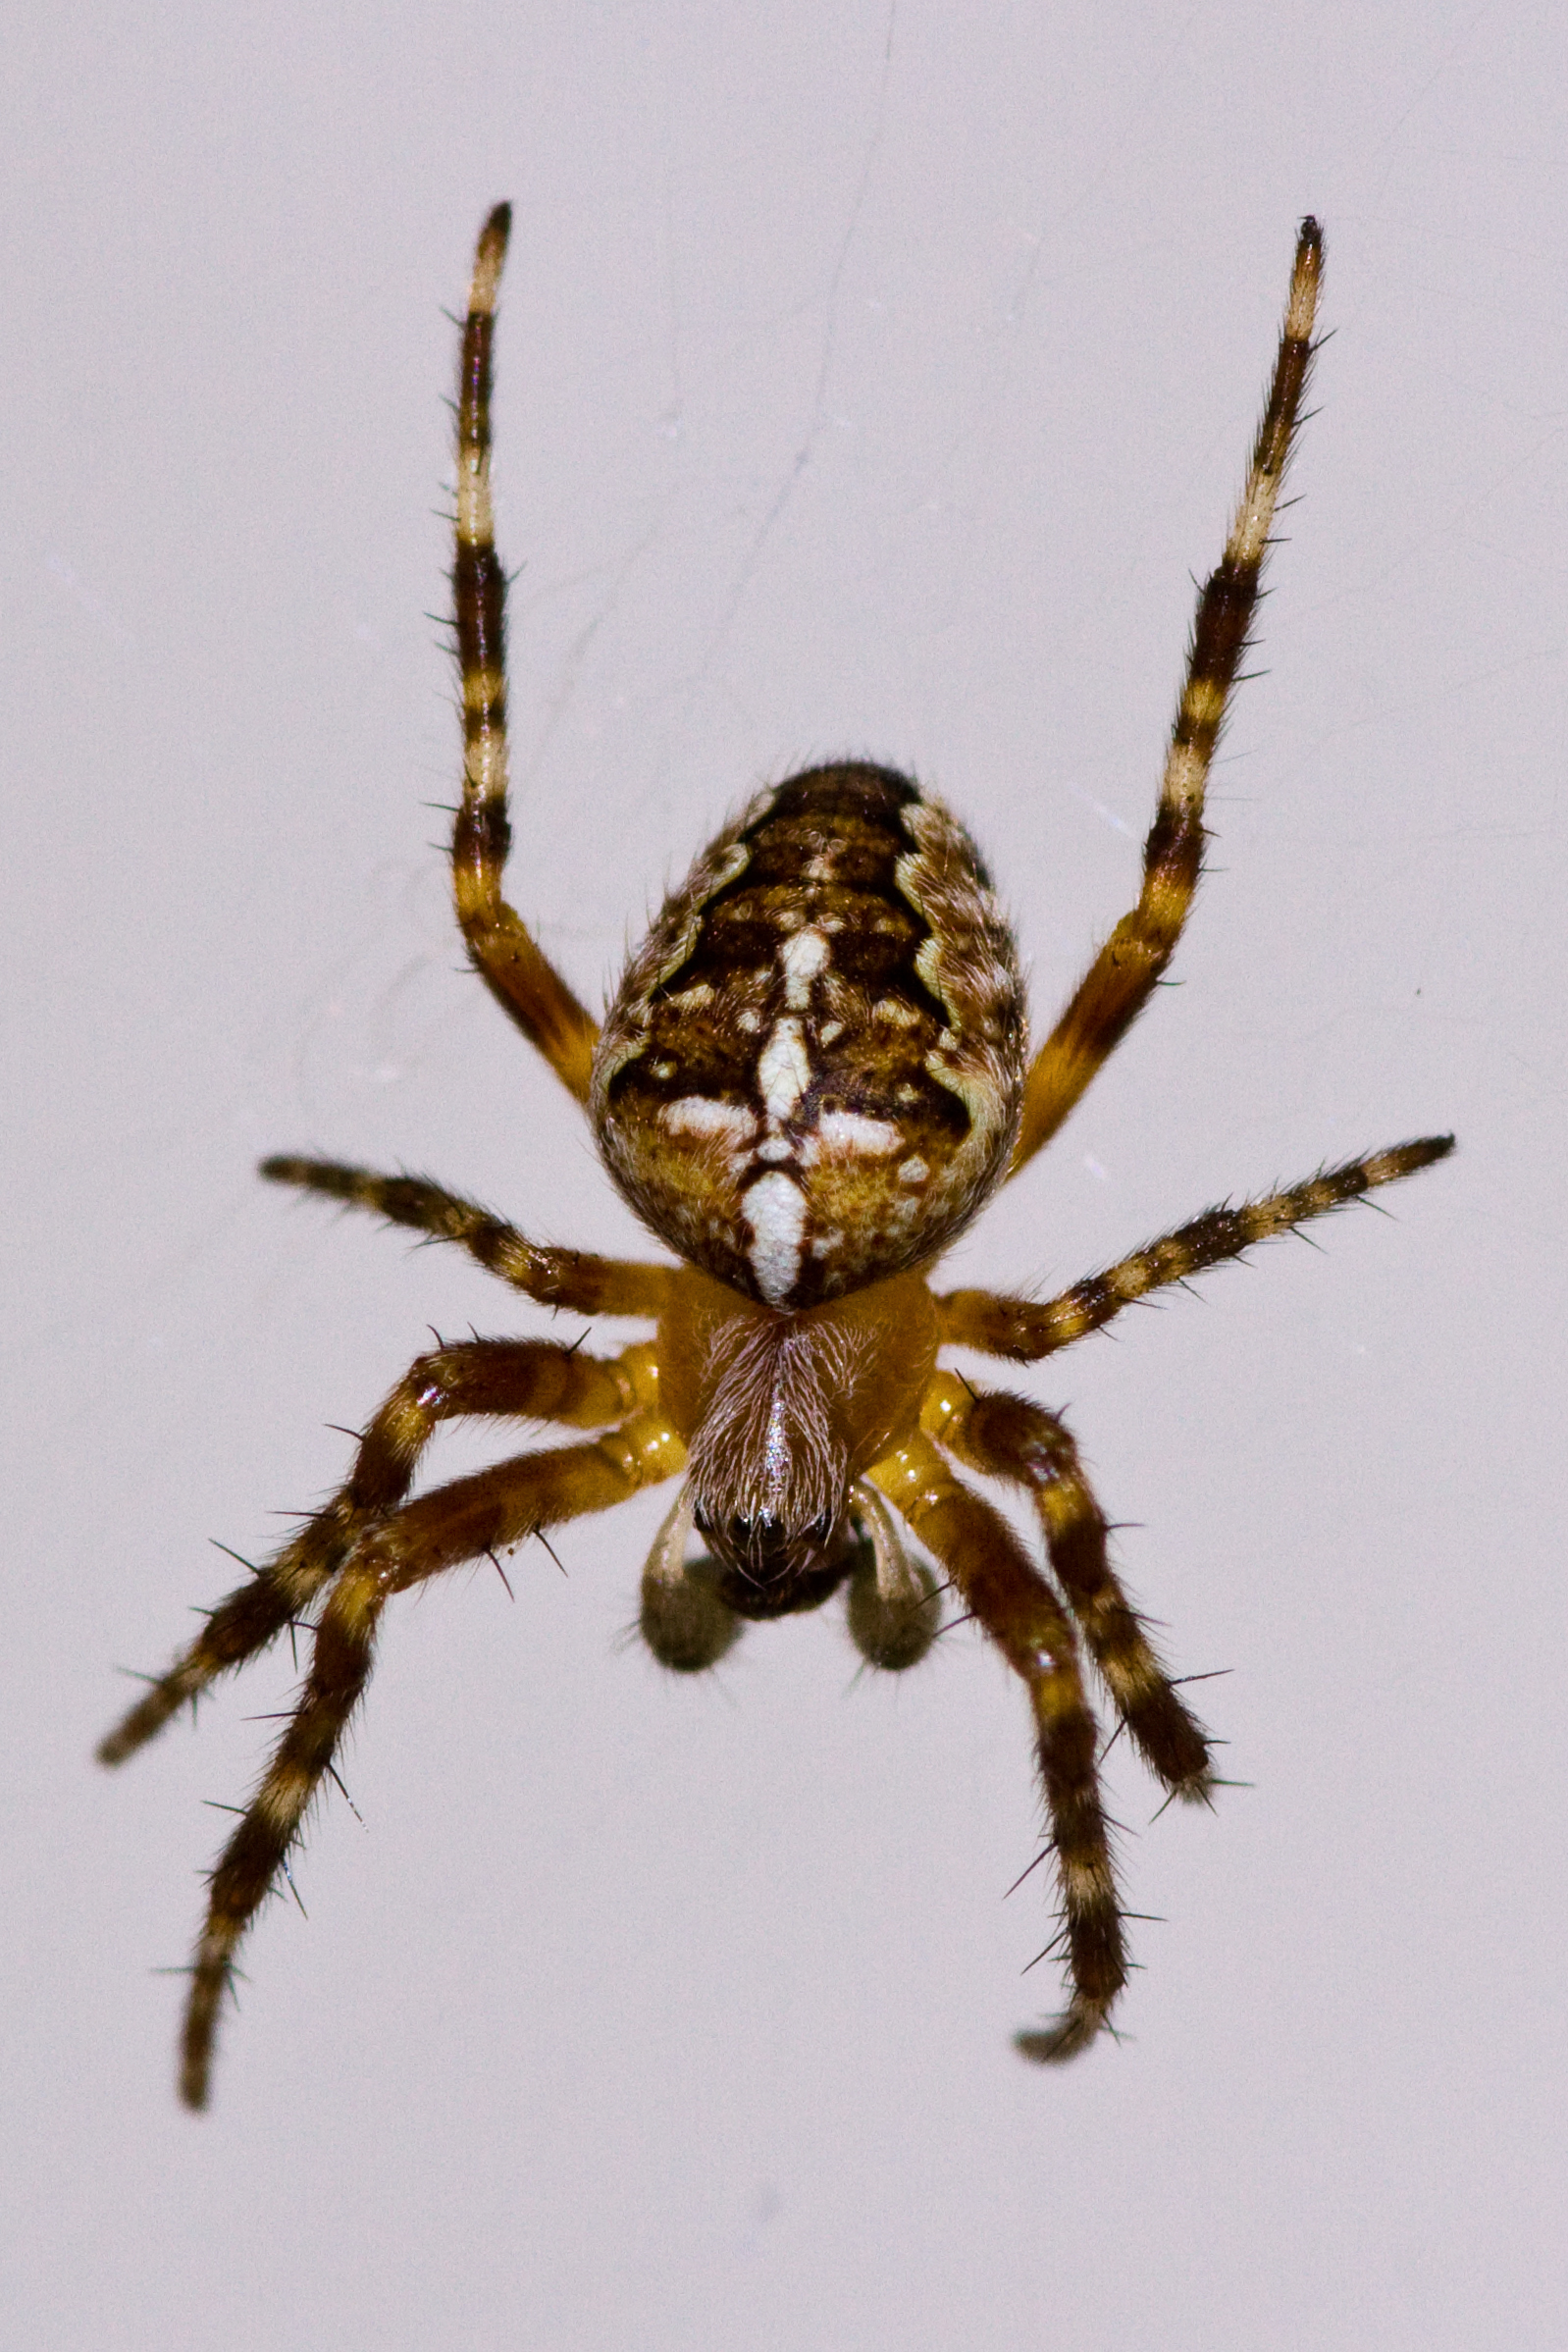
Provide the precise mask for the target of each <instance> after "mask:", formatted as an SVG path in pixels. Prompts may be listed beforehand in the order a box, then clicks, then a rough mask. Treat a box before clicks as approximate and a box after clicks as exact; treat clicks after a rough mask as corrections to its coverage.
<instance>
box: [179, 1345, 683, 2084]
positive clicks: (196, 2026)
mask: <svg viewBox="0 0 1568 2352" xmlns="http://www.w3.org/2000/svg"><path fill="white" fill-rule="evenodd" d="M578 1360H579V1359H577V1358H573V1359H572V1361H573V1362H577V1361H578ZM599 1369H600V1370H601V1371H602V1370H606V1369H608V1368H607V1367H602V1366H601V1367H600V1368H599ZM684 1462H685V1452H684V1449H683V1447H682V1446H681V1443H680V1440H679V1438H678V1437H676V1436H675V1433H674V1431H673V1430H672V1429H670V1427H669V1425H668V1424H667V1422H665V1421H663V1420H662V1418H661V1417H660V1416H659V1415H658V1414H657V1413H656V1412H653V1411H648V1410H644V1411H642V1412H639V1413H636V1414H634V1415H633V1416H632V1417H631V1418H630V1419H629V1420H628V1421H627V1422H625V1423H624V1424H623V1425H622V1427H620V1428H619V1429H616V1430H612V1431H610V1432H608V1433H607V1434H606V1435H605V1436H604V1437H601V1438H600V1439H599V1440H598V1441H597V1443H594V1444H591V1445H567V1446H560V1447H557V1448H556V1449H554V1450H553V1451H551V1452H549V1453H535V1454H523V1455H520V1456H519V1457H518V1458H517V1459H516V1460H514V1461H510V1462H500V1463H497V1465H496V1466H495V1468H494V1469H491V1470H482V1471H480V1472H479V1473H478V1475H477V1476H475V1477H473V1478H466V1479H457V1480H454V1481H453V1482H452V1484H451V1485H450V1486H446V1487H438V1488H437V1489H436V1490H435V1491H434V1493H431V1494H425V1495H421V1496H420V1498H419V1500H418V1501H417V1502H412V1503H409V1504H407V1505H405V1506H404V1508H403V1509H401V1510H399V1511H397V1512H395V1513H394V1514H393V1515H392V1518H390V1519H387V1520H384V1521H383V1522H382V1523H381V1524H380V1525H379V1526H378V1527H376V1528H375V1529H374V1530H373V1531H372V1532H371V1533H369V1534H368V1535H367V1536H365V1537H364V1538H363V1539H362V1540H361V1542H359V1544H358V1545H357V1547H356V1549H355V1550H354V1552H353V1554H352V1556H351V1557H350V1558H349V1560H348V1562H347V1564H346V1565H345V1566H344V1567H343V1568H342V1569H341V1570H340V1574H339V1576H338V1579H337V1582H336V1583H335V1584H334V1585H333V1586H332V1589H331V1590H330V1592H329V1593H328V1594H327V1598H326V1601H325V1603H324V1604H323V1607H322V1611H321V1618H320V1622H319V1624H318V1626H317V1628H316V1636H315V1643H314V1646H313V1648H312V1652H311V1662H310V1672H309V1674H308V1676H307V1677H306V1681H305V1687H304V1690H303V1692H302V1693H301V1695H300V1699H299V1703H298V1705H297V1707H296V1708H295V1710H294V1713H293V1716H292V1718H291V1719H290V1722H289V1725H288V1728H287V1731H286V1732H285V1734H284V1737H283V1739H282V1741H281V1742H280V1744H279V1747H278V1751H277V1753H276V1754H275V1756H274V1757H273V1760H272V1762H271V1763H270V1764H269V1766H268V1767H267V1770H266V1772H265V1774H264V1775H263V1777H262V1780H261V1783H260V1786H259V1787H258V1788H257V1790H256V1794H255V1796H254V1797H253V1798H252V1799H251V1802H250V1805H249V1807H248V1809H247V1811H246V1812H245V1815H244V1817H243V1819H242V1820H241V1821H240V1823H239V1826H238V1828H237V1829H236V1830H235V1834H234V1836H233V1837H232V1838H231V1839H230V1841H229V1844H228V1846H227V1847H226V1848H225V1849H224V1852H223V1855H221V1857H220V1859H219V1862H218V1866H217V1868H216V1869H215V1870H214V1872H213V1874H212V1879H211V1883H210V1886H209V1890H208V1907H207V1921H206V1925H205V1927H204V1928H203V1930H202V1934H201V1937H200V1940H199V1942H198V1943H197V1946H196V1951H195V1957H194V1960H193V1962H192V1966H191V1971H190V1995H189V1999H188V2002H187V2004H186V2009H185V2024H184V2034H183V2043H182V2063H181V2076H180V2094H181V2097H182V2098H183V2100H184V2102H185V2104H186V2106H187V2107H197V2108H199V2107H205V2105H206V2104H207V2093H208V2086H209V2080H210V2075H211V2068H212V2054H213V2044H214V2040H215V2037H216V2033H217V2025H218V2012H219V2011H220V2009H221V2007H222V2004H223V1998H224V1994H225V1992H226V1990H227V1989H228V1986H229V1984H230V1982H231V1979H232V1976H233V1973H234V1962H235V1952H236V1950H237V1949H238V1946H239V1943H240V1940H241V1938H242V1937H243V1935H244V1933H245V1930H246V1929H247V1928H248V1926H249V1925H250V1922H251V1920H252V1919H253V1918H254V1917H255V1914H256V1912H257V1910H258V1909H259V1908H260V1907H261V1905H262V1903H263V1902H264V1901H265V1899H266V1897H267V1895H268V1894H269V1893H270V1892H271V1891H272V1889H273V1887H274V1886H275V1884H276V1882H277V1879H278V1876H279V1873H280V1872H281V1871H282V1870H283V1869H284V1867H285V1865H286V1864H287V1859H288V1855H289V1852H290V1849H291V1848H292V1847H293V1846H294V1844H295V1843H296V1842H297V1840H298V1837H299V1834H300V1829H301V1826H302V1823H303V1820H304V1816H305V1812H306V1809H307V1807H308V1806H309V1804H310V1801H311V1799H312V1798H313V1797H314V1795H315V1793H316V1791H317V1789H318V1788H319V1787H320V1785H321V1781H322V1779H323V1777H324V1775H325V1774H326V1773H327V1772H329V1771H330V1770H331V1769H332V1764H333V1758H334V1755H335V1754H336V1752H337V1748H338V1743H339V1741H340V1739H341V1737H342V1734H343V1730H344V1727H345V1726H346V1724H347V1722H348V1719H349V1717H350V1716H351V1715H352V1713H353V1711H354V1708H355V1707H356V1706H357V1705H358V1703H359V1700H360V1698H361V1696H362V1695H363V1692H364V1688H365V1685H366V1683H367V1682H368V1680H369V1679H370V1669H371V1662H372V1656H373V1652H374V1648H375V1640H376V1629H377V1625H378V1623H379V1621H380V1617H381V1612H382V1610H383V1608H384V1607H385V1606H386V1603H387V1601H388V1599H389V1598H390V1597H391V1595H392V1594H393V1593H401V1592H404V1591H406V1590H407V1589H408V1587H409V1586H411V1585H417V1584H421V1583H423V1582H424V1581H425V1580H426V1579H427V1578H430V1577H433V1576H439V1575H440V1574H441V1573H442V1572H443V1570H444V1569H447V1568H455V1567H458V1566H460V1565H461V1564H462V1563H463V1562H464V1561H465V1560H473V1559H480V1558H483V1557H484V1555H485V1554H486V1553H487V1552H497V1553H498V1552H500V1551H503V1550H505V1549H506V1548H507V1547H508V1546H509V1545H511V1544H515V1543H521V1542H524V1541H525V1540H526V1539H527V1538H528V1537H530V1536H534V1535H537V1534H538V1533H539V1532H540V1530H541V1529H542V1528H547V1527H554V1526H557V1525H559V1523H560V1522H561V1521H562V1520H565V1519H574V1518H578V1517H580V1516H582V1515H583V1514H584V1513H586V1512H591V1511H603V1510H607V1509H608V1508H609V1507H610V1505H611V1504H612V1503H617V1502H622V1501H624V1500H625V1498H626V1497H627V1495H629V1494H634V1493H635V1492H636V1491H637V1490H638V1489H639V1488H640V1487H643V1486H648V1485H652V1484H653V1483H654V1482H656V1481H657V1480H659V1479H663V1478H668V1477H671V1476H672V1475H673V1474H674V1473H675V1472H676V1471H677V1470H679V1469H681V1468H682V1467H683V1465H684Z"/></svg>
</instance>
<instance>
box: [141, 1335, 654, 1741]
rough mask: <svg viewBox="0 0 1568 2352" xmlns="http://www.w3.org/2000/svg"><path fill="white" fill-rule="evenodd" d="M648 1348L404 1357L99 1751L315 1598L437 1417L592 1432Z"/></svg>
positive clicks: (187, 1695) (161, 1717)
mask: <svg viewBox="0 0 1568 2352" xmlns="http://www.w3.org/2000/svg"><path fill="white" fill-rule="evenodd" d="M649 1353H650V1351H649V1350H648V1349H647V1348H646V1347H637V1348H631V1349H628V1350H627V1353H626V1356H624V1357H622V1358H621V1359H620V1360H619V1361H618V1362H615V1363H605V1362H603V1361H602V1360H601V1359H600V1358H599V1357H596V1356H587V1355H584V1354H583V1353H582V1352H581V1351H580V1350H577V1349H573V1348H567V1347H561V1346H559V1345H558V1344H557V1343H556V1342H555V1341H553V1340H547V1339H472V1340H464V1341H463V1342H461V1343H460V1344H459V1345H457V1346H453V1347H440V1348H437V1349H435V1350H434V1351H433V1353H431V1354H430V1355H425V1356H420V1357H419V1358H418V1359H417V1361H416V1362H415V1363H413V1364H412V1365H411V1366H410V1367H409V1369H408V1371H407V1372H406V1373H405V1374H404V1375H403V1378H402V1379H401V1380H400V1381H399V1382H398V1384H397V1385H396V1387H395V1388H394V1389H393V1390H392V1394H391V1395H390V1396H389V1397H388V1399H387V1401H386V1403H385V1404H384V1405H383V1406H382V1407H381V1408H380V1410H379V1411H378V1412H377V1413H376V1415H375V1417H374V1418H373V1420H372V1421H371V1423H370V1426H369V1427H368V1429H367V1430H366V1431H365V1433H364V1435H363V1437H361V1438H360V1440H359V1451H358V1453H357V1455H356V1456H355V1459H354V1466H353V1469H352V1471H351V1472H350V1473H349V1476H348V1478H347V1481H346V1482H345V1484H344V1485H343V1487H342V1488H341V1489H340V1491H339V1492H338V1493H337V1494H335V1495H334V1496H333V1499H332V1501H331V1502H329V1503H328V1504H327V1506H326V1507H325V1509H324V1510H320V1511H318V1512H317V1513H316V1515H315V1517H314V1518H313V1519H310V1520H308V1521H307V1522H306V1524H305V1525H304V1526H303V1527H302V1528H301V1529H300V1530H299V1533H298V1534H297V1535H296V1536H295V1537H294V1538H293V1539H292V1541H291V1542H288V1543H286V1544H285V1545H284V1548H283V1549H282V1551H280V1552H279V1553H278V1554H277V1556H276V1558H274V1559H271V1560H269V1561H267V1563H266V1564H265V1565H264V1566H263V1567H261V1568H260V1569H258V1570H257V1572H256V1574H255V1575H254V1577H253V1578H252V1579H251V1581H250V1583H249V1584H245V1585H241V1586H240V1587H239V1589H238V1590H237V1592H234V1593H231V1594H229V1595H228V1597H227V1599H224V1600H221V1601H220V1602H219V1603H218V1606H217V1607H216V1608H215V1609H214V1610H213V1612H212V1614H211V1615H210V1616H209V1617H208V1619H207V1621H206V1623H205V1625H204V1626H203V1627H202V1629H201V1632H200V1633H199V1634H198V1635H197V1637H196V1639H195V1641H194V1642H192V1643H191V1645H190V1646H189V1648H188V1649H186V1650H184V1651H183V1653H182V1655H181V1656H180V1657H178V1658H177V1659H176V1660H175V1663H174V1664H173V1665H172V1666H171V1667H170V1669H169V1671H168V1673H167V1674H165V1675H164V1676H163V1677H162V1679H161V1680H160V1681H158V1682H156V1683H154V1684H153V1686H152V1688H151V1689H150V1690H149V1691H148V1692H147V1693H146V1695H145V1697H144V1698H142V1699H138V1701H137V1703H136V1704H135V1705H134V1706H133V1707H132V1708H131V1711H130V1713H129V1714H128V1715H127V1716H126V1718H125V1720H124V1721H123V1722H122V1723H120V1724H118V1725H117V1726H116V1728H115V1729H114V1730H113V1731H112V1732H111V1733H110V1734H109V1736H108V1738H107V1739H106V1740H105V1741H104V1742H103V1744H102V1746H101V1747H100V1748H99V1750H98V1760H99V1762H100V1763H103V1764H121V1763H124V1762H125V1759H126V1757H127V1756H128V1755H131V1754H133V1753H134V1752H135V1751H136V1750H137V1749H138V1748H140V1747H142V1746H143V1745H144V1744H145V1742H147V1741H148V1740H150V1739H152V1738H153V1737H154V1735H155V1734H156V1733H158V1732H160V1731H162V1729H163V1727H164V1725H165V1724H166V1723H167V1722H168V1721H169V1718H170V1717H171V1715H175V1714H178V1713H179V1711H180V1709H181V1707H182V1706H183V1705H184V1703H185V1701H186V1700H187V1699H195V1698H198V1697H199V1696H200V1694H201V1693H202V1692H203V1691H205V1690H206V1689H207V1688H208V1686H209V1684H211V1683H212V1682H214V1681H215V1680H216V1679H217V1677H218V1676H219V1675H220V1674H225V1673H227V1672H228V1671H229V1669H230V1668H231V1667H232V1666H238V1665H242V1664H243V1663H244V1661H245V1659H246V1658H249V1657H254V1656H255V1654H256V1652H257V1651H258V1650H261V1649H265V1648H266V1647H267V1646H268V1644H269V1643H270V1642H272V1641H274V1640H275V1639H276V1638H277V1636H278V1635H279V1634H280V1633H282V1631H283V1629H284V1627H285V1626H286V1625H289V1624H291V1623H293V1622H294V1621H295V1620H296V1619H297V1618H299V1617H300V1616H301V1615H302V1614H303V1613H304V1611H305V1610H307V1609H308V1608H309V1607H310V1606H311V1605H312V1604H313V1602H314V1601H315V1600H316V1598H317V1596H318V1594H320V1593H321V1591H322V1589H323V1587H324V1586H326V1585H328V1584H329V1583H330V1582H331V1581H332V1579H333V1577H335V1576H336V1575H337V1574H338V1571H339V1570H340V1568H341V1566H342V1564H343V1562H344V1560H345V1559H347V1557H348V1555H349V1553H350V1551H351V1550H352V1549H353V1546H354V1545H355V1543H356V1542H359V1540H360V1538H361V1537H362V1536H363V1535H364V1534H365V1532H366V1530H367V1529H368V1528H370V1527H371V1526H373V1525H374V1524H375V1523H376V1521H377V1520H379V1519H382V1518H384V1517H385V1516H386V1514H387V1513H388V1512H389V1511H392V1510H393V1509H395V1508H396V1506H397V1505H398V1504H399V1503H400V1502H402V1501H403V1499H404V1497H405V1496H406V1494H407V1492H408V1490H409V1488H410V1486H411V1485H412V1484H413V1477H414V1470H415V1467H416V1465H417V1463H418V1461H419V1457H420V1454H421V1453H422V1452H423V1450H424V1448H425V1445H426V1443H427V1442H428V1440H429V1438H430V1437H431V1434H432V1432H433V1431H434V1430H435V1428H436V1425H437V1423H438V1422H441V1421H447V1420H450V1419H451V1418H452V1417H453V1416H454V1415H458V1414H494V1415H498V1416H502V1417H504V1418H506V1419H508V1420H525V1421H554V1422H562V1423H565V1424H567V1425H568V1426H569V1427H572V1428H577V1429H602V1428H604V1427H605V1426H606V1425H607V1424H608V1423H610V1422H615V1421H621V1420H623V1419H624V1418H625V1417H626V1416H627V1414H629V1413H631V1412H634V1411H635V1410H636V1408H637V1406H638V1405H639V1404H640V1403H642V1402H644V1401H645V1400H646V1394H647V1393H648V1392H650V1391H649V1390H648V1379H647V1375H646V1372H645V1371H644V1369H643V1359H644V1358H645V1357H647V1356H648V1355H649Z"/></svg>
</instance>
